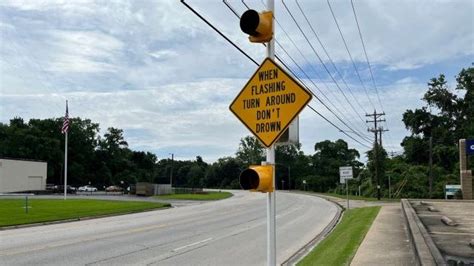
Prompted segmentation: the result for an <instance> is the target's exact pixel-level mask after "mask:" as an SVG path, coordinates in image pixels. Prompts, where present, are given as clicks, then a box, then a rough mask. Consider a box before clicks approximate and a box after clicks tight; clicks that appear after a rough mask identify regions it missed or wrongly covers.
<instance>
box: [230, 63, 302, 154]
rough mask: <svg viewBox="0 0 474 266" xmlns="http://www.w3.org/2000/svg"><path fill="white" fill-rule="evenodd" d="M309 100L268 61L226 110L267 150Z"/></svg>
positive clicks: (296, 83) (287, 76) (292, 80)
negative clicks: (228, 109)
mask: <svg viewBox="0 0 474 266" xmlns="http://www.w3.org/2000/svg"><path fill="white" fill-rule="evenodd" d="M310 100H311V94H310V93H309V92H308V91H307V90H306V89H304V88H303V87H302V86H301V85H300V84H299V83H298V82H296V81H295V80H294V79H293V78H292V77H291V76H290V75H289V74H288V73H286V72H285V71H284V70H283V69H282V68H281V67H280V66H278V65H277V64H276V63H275V62H274V61H273V60H271V59H270V58H267V59H265V60H264V61H263V63H262V64H261V65H260V67H259V68H258V69H257V71H256V72H255V74H253V76H252V77H251V78H250V80H249V81H248V82H247V84H246V85H245V87H244V88H243V89H242V91H240V93H239V95H237V97H236V98H235V100H234V101H233V102H232V103H231V104H230V107H229V108H230V110H231V111H232V113H234V114H235V115H236V116H237V118H239V119H240V121H242V123H244V125H245V126H246V127H247V128H248V129H249V130H250V131H251V132H252V133H253V134H254V135H255V136H256V137H257V138H258V139H259V140H260V141H261V142H262V143H263V144H264V145H265V146H266V147H270V146H271V145H272V144H273V143H274V142H275V141H276V140H277V139H278V138H279V137H280V135H281V134H282V133H283V132H284V131H285V129H286V127H288V125H289V124H290V123H291V121H293V119H294V118H295V117H296V116H297V115H298V114H299V112H300V111H301V110H302V109H303V108H304V107H305V106H306V104H307V103H308V102H309V101H310Z"/></svg>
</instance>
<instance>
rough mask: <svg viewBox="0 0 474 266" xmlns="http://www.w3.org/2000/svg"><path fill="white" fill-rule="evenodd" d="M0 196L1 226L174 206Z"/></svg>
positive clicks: (155, 203) (137, 202)
mask: <svg viewBox="0 0 474 266" xmlns="http://www.w3.org/2000/svg"><path fill="white" fill-rule="evenodd" d="M28 207H29V208H28V213H26V212H25V200H24V199H0V227H2V226H12V225H21V224H31V223H40V222H51V221H58V220H67V219H77V218H84V217H95V216H102V215H108V214H122V213H129V212H140V211H146V210H153V209H159V208H164V207H170V204H166V203H157V202H139V201H112V200H89V199H68V200H62V199H29V200H28Z"/></svg>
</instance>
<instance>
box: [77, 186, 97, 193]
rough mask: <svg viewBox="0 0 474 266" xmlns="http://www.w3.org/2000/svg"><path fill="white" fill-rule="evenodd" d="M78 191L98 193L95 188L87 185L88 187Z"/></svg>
mask: <svg viewBox="0 0 474 266" xmlns="http://www.w3.org/2000/svg"><path fill="white" fill-rule="evenodd" d="M77 191H79V192H95V191H97V188H96V187H93V186H90V185H86V186H82V187H79V188H78V189H77Z"/></svg>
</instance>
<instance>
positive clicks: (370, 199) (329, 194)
mask: <svg viewBox="0 0 474 266" xmlns="http://www.w3.org/2000/svg"><path fill="white" fill-rule="evenodd" d="M318 194H321V195H324V196H331V197H336V198H340V199H346V198H347V196H346V195H340V194H336V193H318ZM349 199H350V200H365V201H378V200H377V198H370V197H362V196H356V195H349ZM380 201H393V202H399V201H400V199H398V198H397V199H393V198H392V199H389V198H381V199H380Z"/></svg>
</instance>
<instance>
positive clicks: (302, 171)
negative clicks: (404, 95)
mask: <svg viewBox="0 0 474 266" xmlns="http://www.w3.org/2000/svg"><path fill="white" fill-rule="evenodd" d="M473 76H474V68H472V67H471V68H468V69H462V70H461V72H460V73H459V75H457V76H456V82H457V85H456V87H455V88H454V90H453V89H451V88H449V87H448V86H447V80H446V78H445V76H444V75H440V76H438V77H436V78H433V79H431V80H430V81H429V82H428V89H427V91H426V93H425V95H424V97H423V101H424V103H425V106H422V107H421V108H419V109H415V110H406V112H404V114H403V122H404V124H405V126H406V129H407V130H408V131H409V133H410V134H409V135H408V136H406V137H405V138H404V139H403V140H402V142H401V145H402V147H403V153H402V154H399V155H397V156H393V155H391V154H387V152H386V151H385V150H384V149H383V147H378V149H379V151H378V153H377V154H378V155H379V156H378V158H377V161H376V158H375V157H374V150H373V149H372V150H370V151H368V152H367V154H365V155H366V156H367V163H366V164H364V163H362V162H361V161H360V157H361V154H360V153H359V152H358V151H357V150H356V149H353V148H350V147H349V145H348V143H347V142H345V141H344V140H342V139H339V140H335V141H330V140H325V141H321V142H317V143H315V144H314V149H313V153H312V154H304V152H303V151H302V150H301V146H300V145H299V144H293V145H286V146H277V148H276V166H275V167H276V185H277V188H278V189H300V190H303V189H307V190H311V191H318V192H342V188H341V186H340V185H339V167H340V166H352V167H353V169H354V177H355V179H354V180H352V181H351V182H350V190H351V193H353V194H354V193H356V192H358V191H359V187H360V191H361V193H362V195H364V196H375V193H376V180H375V167H376V166H377V167H378V172H379V173H380V180H381V187H382V193H383V196H385V197H388V187H389V180H390V186H391V191H392V192H393V193H392V194H394V193H397V192H398V193H397V196H398V197H420V198H421V197H430V196H431V197H438V198H439V197H443V195H444V194H443V193H444V191H443V188H444V185H445V184H448V183H449V184H458V183H459V174H458V173H459V163H458V161H459V158H458V147H457V143H458V139H460V138H474V119H473V114H474V90H473ZM70 120H71V125H70V131H69V148H68V161H69V163H68V180H69V182H68V183H70V184H72V185H75V186H78V185H83V184H88V183H89V182H90V183H91V184H92V185H95V186H97V187H98V188H102V187H103V186H108V185H120V184H121V183H122V182H123V183H124V184H126V185H127V184H134V183H136V182H152V183H162V184H164V183H168V184H169V182H170V180H171V175H172V176H173V178H172V179H173V186H175V187H192V188H197V187H207V188H222V189H225V188H233V189H235V188H239V182H238V176H239V174H240V172H241V171H242V170H243V169H246V168H247V167H248V166H249V165H252V164H260V163H261V161H263V160H264V159H265V149H264V147H263V146H262V145H261V144H260V143H259V141H258V140H257V139H256V138H255V137H251V136H247V137H244V138H242V139H241V140H240V143H236V152H235V154H234V155H233V156H228V157H222V158H219V159H218V160H217V161H215V162H214V163H206V162H205V161H204V160H203V158H202V157H201V156H197V157H196V158H195V159H194V160H171V159H170V158H164V159H158V157H157V156H156V155H155V154H153V153H151V152H144V151H134V150H131V149H130V148H129V147H128V143H127V141H126V140H125V139H124V136H123V130H122V129H118V128H113V127H111V128H108V129H107V131H106V132H105V134H103V135H100V132H99V129H100V127H99V124H98V123H94V122H92V121H91V120H89V119H81V118H79V117H77V118H72V119H70ZM62 123H63V118H49V119H30V120H29V121H28V122H25V121H24V120H23V119H22V118H19V117H16V118H13V119H11V120H10V122H9V123H8V124H6V123H0V157H9V158H23V159H35V160H42V161H47V162H48V183H53V184H62V182H63V173H64V136H63V135H62V134H61V132H60V129H61V126H62ZM430 139H431V143H432V145H431V146H432V150H431V153H430V151H429V142H430ZM430 154H431V161H432V163H431V167H430V163H429V162H430ZM472 161H473V160H472V158H471V163H472ZM430 176H431V177H432V178H433V185H432V191H431V193H430V189H429V177H430Z"/></svg>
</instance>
